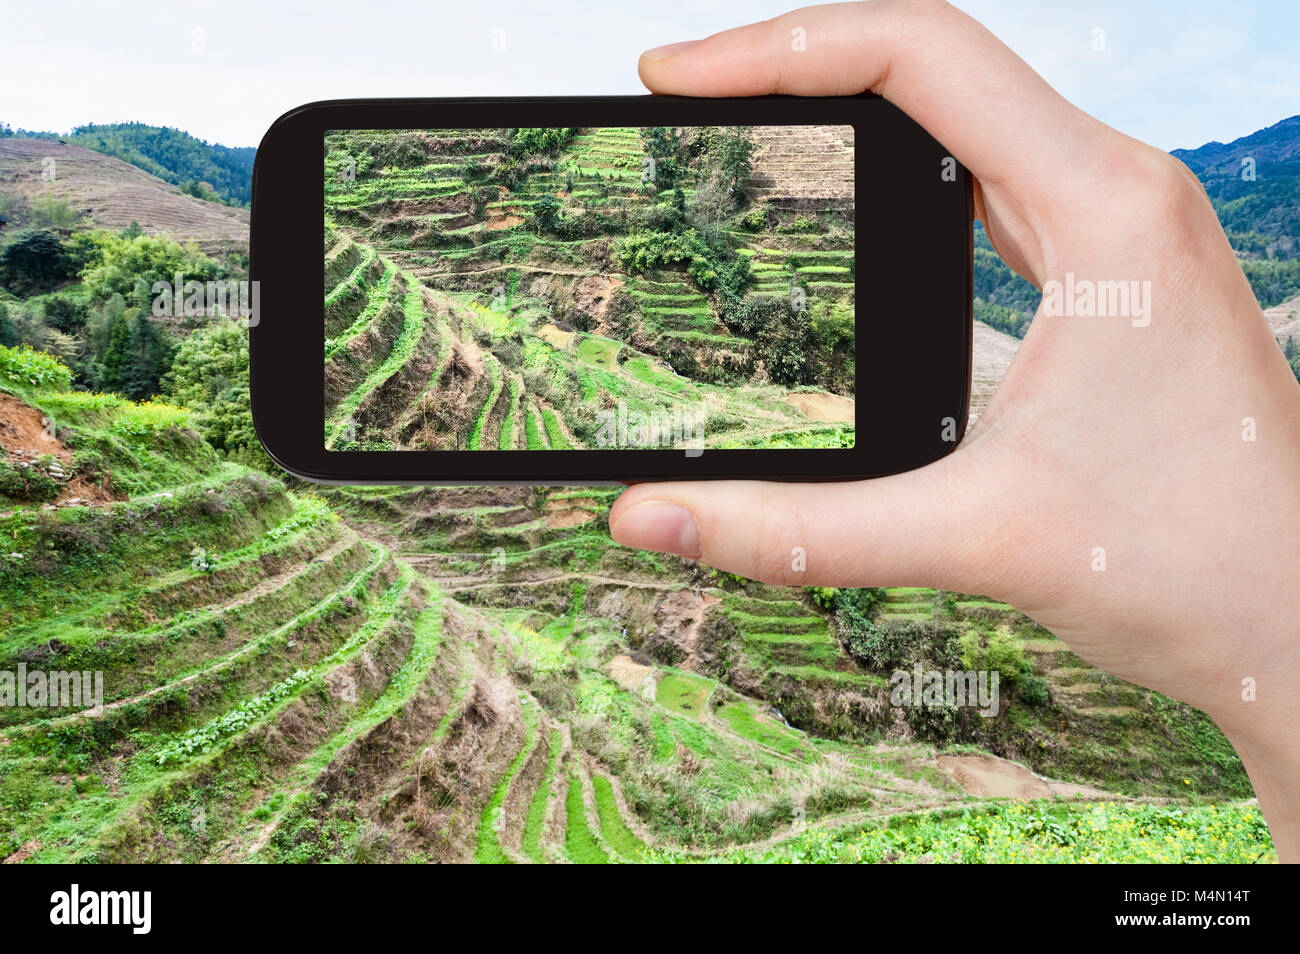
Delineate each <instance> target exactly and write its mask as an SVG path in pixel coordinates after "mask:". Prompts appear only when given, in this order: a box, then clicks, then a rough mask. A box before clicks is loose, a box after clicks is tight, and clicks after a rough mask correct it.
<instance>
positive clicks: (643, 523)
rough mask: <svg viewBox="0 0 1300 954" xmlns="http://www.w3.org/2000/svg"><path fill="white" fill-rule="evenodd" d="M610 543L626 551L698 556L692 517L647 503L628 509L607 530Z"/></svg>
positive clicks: (674, 506)
mask: <svg viewBox="0 0 1300 954" xmlns="http://www.w3.org/2000/svg"><path fill="white" fill-rule="evenodd" d="M609 530H610V534H611V535H612V536H613V537H614V539H615V540H616V541H617V542H619V543H621V544H623V545H624V546H627V547H636V548H637V549H639V550H657V551H658V552H660V553H675V554H677V555H678V556H684V557H691V558H692V559H694V558H696V557H698V556H699V555H700V530H699V527H697V526H696V525H695V515H694V514H693V513H691V512H690V511H689V510H687V509H686V508H685V507H679V506H678V505H677V504H670V503H664V502H662V501H659V500H647V501H646V502H645V503H639V504H637V505H636V506H635V507H632V508H631V509H630V510H628V511H627V512H626V513H624V514H623V515H622V516H621V517H619V518H618V521H617V522H616V523H615V524H614V526H612V527H610V528H609Z"/></svg>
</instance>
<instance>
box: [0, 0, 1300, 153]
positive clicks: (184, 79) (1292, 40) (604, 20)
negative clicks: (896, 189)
mask: <svg viewBox="0 0 1300 954" xmlns="http://www.w3.org/2000/svg"><path fill="white" fill-rule="evenodd" d="M797 5H798V4H796V3H791V2H773V0H745V2H739V0H690V2H676V0H660V2H630V3H620V2H618V0H582V2H576V0H545V2H536V0H534V2H532V3H527V2H522V0H520V2H501V0H470V2H454V3H452V2H408V0H392V2H389V0H352V2H330V0H315V2H307V0H298V2H276V0H180V2H176V0H173V2H167V3H163V2H153V3H145V2H126V0H117V2H112V0H85V2H77V0H21V2H14V0H0V122H7V123H9V125H11V126H14V127H22V128H26V129H50V130H56V131H60V132H66V131H68V130H69V129H71V128H72V127H74V126H77V125H81V124H83V123H88V122H99V123H109V122H122V121H128V120H136V121H140V122H145V123H152V124H156V125H169V126H177V127H179V128H181V129H184V130H187V131H188V132H191V133H193V134H194V135H196V136H199V137H201V138H204V139H207V140H209V141H214V142H221V143H225V144H227V145H236V146H249V145H256V144H257V142H258V140H259V139H260V138H261V135H262V133H263V132H264V131H265V129H266V127H267V126H269V125H270V123H271V122H272V121H273V120H274V119H275V118H276V116H278V115H280V114H281V113H282V112H284V111H285V110H287V109H289V108H291V107H293V106H296V105H299V104H301V103H304V102H309V101H311V100H316V99H327V98H334V97H351V96H448V95H476V94H477V95H483V94H511V93H513V94H543V93H547V94H565V93H568V94H578V93H586V94H597V93H634V92H643V90H642V88H641V85H640V83H639V82H638V81H637V76H636V59H637V55H638V53H640V51H641V50H642V49H645V48H647V47H651V46H657V45H659V44H662V43H669V42H673V41H677V40H685V39H693V38H697V37H702V36H706V35H708V34H709V33H712V32H715V31H717V30H720V29H725V28H727V27H730V26H735V25H738V24H741V23H746V22H750V21H753V20H758V19H763V18H766V17H769V16H773V15H775V14H777V13H781V12H784V11H785V10H787V9H790V8H791V7H793V6H797ZM957 5H958V6H960V7H962V8H963V9H965V10H966V11H967V12H969V13H971V14H972V15H974V16H975V17H977V18H978V19H980V20H982V21H983V22H984V23H985V24H986V25H988V26H989V28H990V29H992V30H993V31H994V32H995V33H997V34H998V35H999V36H1001V37H1002V38H1003V40H1005V41H1006V42H1007V43H1008V44H1010V46H1011V47H1012V48H1014V49H1015V50H1016V51H1017V52H1018V53H1019V54H1020V55H1021V56H1023V57H1024V58H1025V59H1026V60H1027V61H1028V62H1029V63H1030V64H1031V65H1032V66H1034V67H1035V68H1036V69H1037V70H1038V71H1039V72H1040V73H1042V74H1043V75H1044V76H1046V77H1047V79H1048V80H1049V81H1050V82H1051V83H1052V84H1054V85H1055V86H1056V87H1057V88H1058V89H1060V90H1061V91H1062V92H1063V93H1064V94H1065V95H1066V96H1067V97H1069V98H1070V99H1071V100H1072V101H1074V102H1075V103H1077V104H1079V105H1080V106H1082V107H1083V108H1085V109H1087V110H1088V111H1089V112H1091V113H1093V114H1094V115H1096V116H1098V117H1100V118H1101V119H1103V120H1105V121H1106V122H1108V123H1110V124H1111V125H1113V126H1116V127H1118V128H1119V129H1121V130H1123V131H1125V132H1127V133H1129V134H1131V135H1133V136H1136V137H1138V138H1140V139H1144V140H1146V141H1147V142H1150V143H1153V144H1154V145H1157V146H1160V147H1162V148H1164V149H1173V148H1177V147H1191V146H1199V145H1201V144H1203V143H1205V142H1207V141H1209V140H1213V139H1218V140H1220V141H1224V142H1227V141H1229V140H1232V139H1235V138H1237V137H1239V136H1242V135H1245V134H1247V133H1250V132H1253V131H1254V130H1256V129H1260V128H1262V127H1264V126H1270V125H1272V124H1273V123H1275V122H1277V121H1278V120H1280V119H1284V118H1286V117H1287V116H1291V115H1294V114H1296V113H1298V112H1300V0H1256V2H1239V3H1234V2H1230V0H1217V2H1216V0H959V2H958V4H957ZM1096 28H1101V29H1102V30H1104V31H1105V50H1104V51H1100V52H1099V51H1097V50H1095V49H1094V42H1093V40H1094V30H1095V29H1096ZM503 46H504V49H501V47H503Z"/></svg>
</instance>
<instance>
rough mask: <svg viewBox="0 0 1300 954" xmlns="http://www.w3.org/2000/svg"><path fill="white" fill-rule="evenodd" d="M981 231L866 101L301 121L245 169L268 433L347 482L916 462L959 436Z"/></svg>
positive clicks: (892, 111)
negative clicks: (975, 240) (249, 180)
mask: <svg viewBox="0 0 1300 954" xmlns="http://www.w3.org/2000/svg"><path fill="white" fill-rule="evenodd" d="M971 218H972V193H971V181H970V176H969V174H968V173H967V172H966V170H965V169H964V168H962V167H961V165H960V164H959V163H957V162H956V161H955V160H954V159H953V158H952V157H951V156H950V155H949V154H948V153H947V151H946V150H945V149H944V148H943V146H942V145H940V144H939V143H938V142H937V141H935V140H934V138H932V137H931V136H930V135H929V134H928V133H926V132H925V130H923V129H922V128H921V127H920V126H918V125H917V124H916V123H915V122H913V121H912V120H911V119H910V118H908V117H907V116H906V115H905V114H904V113H902V112H901V111H900V110H899V109H897V108H896V107H894V106H892V105H891V104H889V103H887V102H886V101H884V100H883V99H880V98H879V97H876V96H872V95H869V94H866V95H862V96H852V97H826V98H801V97H783V96H767V97H754V98H744V99H692V98H684V97H660V96H640V97H635V96H634V97H562V98H503V99H419V100H349V101H335V102H322V103H314V104H311V105H308V106H303V107H300V108H298V109H295V110H293V111H291V112H289V113H287V114H285V115H284V116H282V117H281V118H280V119H279V120H277V121H276V123H275V125H274V126H272V128H271V129H270V131H269V132H268V133H267V134H266V136H265V138H264V139H263V140H262V143H261V146H260V147H259V148H258V152H257V163H256V167H255V170H254V173H253V202H252V240H251V272H252V279H253V281H254V282H255V283H256V284H255V286H254V287H255V288H256V289H257V290H258V301H259V306H258V310H257V313H256V314H254V316H253V317H252V320H251V322H250V324H251V326H252V327H251V328H250V358H251V370H252V405H253V419H254V423H255V425H256V428H257V432H258V436H259V437H260V438H261V440H262V443H263V446H264V447H265V448H266V451H267V453H268V454H270V455H271V457H272V458H273V459H274V460H275V461H276V462H277V463H278V464H280V466H282V467H284V468H285V469H286V470H288V471H290V472H292V473H294V474H297V475H299V476H302V477H305V478H308V479H312V480H317V481H328V482H346V483H408V482H418V483H467V482H484V483H535V484H544V483H574V484H591V483H601V482H626V481H637V480H656V479H696V478H723V477H730V478H763V479H781V480H787V479H788V480H832V479H849V478H859V477H871V476H880V475H884V474H890V473H896V472H899V471H904V470H909V469H912V468H915V467H919V466H922V465H924V464H926V463H929V462H930V461H933V460H935V459H937V458H939V457H942V456H943V455H944V454H946V453H948V452H949V451H951V450H952V449H953V448H954V447H955V446H956V444H957V442H958V441H959V440H960V439H961V437H962V434H963V433H964V429H965V423H966V415H967V406H968V403H969V398H970V367H971V338H972V324H971V267H972V266H971V259H972V233H971ZM859 268H861V272H859Z"/></svg>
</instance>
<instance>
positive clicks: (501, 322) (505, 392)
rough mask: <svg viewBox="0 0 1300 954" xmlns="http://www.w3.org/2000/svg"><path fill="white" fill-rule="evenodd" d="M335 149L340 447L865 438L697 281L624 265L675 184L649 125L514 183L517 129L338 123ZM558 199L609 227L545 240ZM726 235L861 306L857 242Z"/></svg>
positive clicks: (331, 437)
mask: <svg viewBox="0 0 1300 954" xmlns="http://www.w3.org/2000/svg"><path fill="white" fill-rule="evenodd" d="M329 146H330V152H329V159H327V163H326V173H327V175H326V202H327V224H326V251H325V258H326V282H325V284H326V288H325V289H324V295H325V300H326V302H327V320H326V329H325V336H326V365H325V389H326V412H327V420H326V423H325V433H324V440H325V443H326V446H327V447H329V448H331V449H355V448H361V449H393V448H409V449H476V450H519V449H532V450H545V449H569V448H584V447H636V446H651V447H695V446H707V447H728V448H735V447H748V446H830V447H835V446H844V445H845V444H846V443H849V442H851V441H852V435H853V427H852V423H851V422H850V423H847V424H846V423H844V422H843V420H841V419H838V418H837V419H827V420H821V419H817V418H810V417H809V416H808V412H807V411H806V408H808V407H810V406H811V405H809V404H808V403H807V402H802V403H800V402H796V403H792V402H791V401H790V400H789V398H788V394H787V389H785V388H782V387H778V386H775V385H772V384H769V383H764V375H763V374H762V373H761V372H760V373H754V369H753V364H754V360H755V358H754V355H755V352H754V343H753V342H752V341H750V340H749V339H747V338H745V337H743V336H739V335H737V334H735V333H733V332H732V331H730V330H729V329H728V327H727V325H726V324H725V323H724V322H723V321H722V320H721V319H720V317H719V311H718V308H719V305H718V301H717V300H716V298H715V297H714V296H712V295H711V294H710V293H709V292H708V291H707V290H706V289H703V288H701V287H700V286H699V285H698V284H697V283H695V282H694V281H693V280H692V278H691V277H690V276H689V275H688V274H687V272H685V271H679V270H676V269H674V268H664V267H657V268H652V269H650V270H647V271H644V272H637V273H636V274H625V273H624V272H623V271H622V270H621V268H620V267H619V266H618V265H617V264H611V262H610V260H609V259H610V256H611V249H613V248H614V247H615V246H616V244H617V242H618V240H619V239H620V237H621V236H623V235H625V234H626V233H627V232H628V230H629V228H630V226H629V224H628V223H629V222H630V221H633V219H634V217H635V216H637V215H643V214H645V212H646V210H647V209H650V208H653V207H654V206H655V204H656V203H657V202H664V201H670V196H671V193H672V190H663V194H658V195H657V194H656V191H655V189H654V188H649V187H647V186H646V184H645V183H644V182H643V161H644V160H645V159H646V152H645V145H644V141H643V138H642V136H641V133H640V131H638V130H636V129H632V128H599V129H581V130H578V131H577V132H576V134H574V135H573V136H572V137H571V138H570V139H569V140H568V141H567V142H566V143H565V144H564V146H563V148H561V149H560V150H559V151H558V152H557V153H556V154H555V155H554V156H551V157H545V159H544V161H538V160H536V159H531V160H527V161H524V160H520V162H521V163H522V164H523V165H525V166H526V171H525V172H523V173H521V174H520V175H519V177H518V179H517V181H514V182H513V183H512V184H511V185H510V186H508V187H507V186H503V185H501V184H500V181H499V175H496V174H495V173H494V170H499V168H500V167H501V165H502V164H503V163H504V162H506V161H507V156H508V153H509V144H508V137H507V136H506V131H504V130H465V131H454V132H452V131H443V132H439V131H419V132H410V133H401V134H396V135H393V136H389V137H388V138H387V139H385V138H383V137H379V136H377V134H374V133H335V134H331V138H330V142H329ZM769 152H770V150H769ZM764 155H766V153H764ZM510 161H513V160H510ZM345 169H346V170H348V171H349V175H350V176H351V177H350V178H349V177H346V176H341V175H340V173H341V170H345ZM764 181H766V180H764ZM779 181H780V182H781V183H785V178H781V179H780V180H779ZM763 188H765V189H767V190H768V192H771V190H772V189H773V188H775V189H776V190H777V191H778V192H779V191H781V189H783V188H785V186H784V185H778V186H775V187H773V186H765V187H763ZM796 191H797V190H796ZM691 192H692V190H691V189H690V188H686V189H683V195H687V194H690V193H691ZM764 194H767V193H764ZM841 198H843V196H841ZM547 203H551V204H552V205H554V206H555V207H556V208H558V210H559V211H558V212H557V214H558V215H560V216H562V217H566V218H567V219H569V220H571V221H580V222H583V223H586V225H585V226H584V227H585V228H588V229H589V230H590V231H591V233H592V234H590V235H587V236H583V237H579V238H572V239H562V238H557V237H555V236H553V235H550V234H543V232H542V231H540V230H539V229H538V228H537V227H536V225H535V224H534V215H535V213H536V211H537V209H538V208H539V207H544V206H546V204H547ZM846 208H851V204H850V205H848V206H845V205H844V203H843V202H841V203H839V204H838V205H836V206H835V207H834V208H833V209H831V210H830V211H831V212H838V213H840V214H843V213H844V211H845V209H846ZM725 234H726V235H727V236H728V237H727V238H726V241H727V242H729V243H730V244H731V245H732V246H733V247H734V250H735V252H736V253H737V254H740V255H748V256H750V257H751V258H753V260H754V266H753V267H754V278H753V285H752V289H751V294H753V295H754V296H757V297H772V296H781V297H788V296H789V288H790V286H791V284H792V283H793V284H795V285H797V286H798V287H799V288H800V289H801V293H802V294H804V295H805V296H809V297H811V298H814V299H817V300H825V301H826V302H839V303H841V304H843V305H847V307H852V260H853V251H852V237H851V233H850V234H849V237H848V240H847V241H848V247H847V248H829V249H827V248H821V249H816V250H811V251H807V252H804V251H801V250H799V249H794V250H788V249H786V248H785V247H784V246H787V245H790V244H791V243H792V242H794V243H796V244H797V241H798V239H799V238H801V236H798V235H786V234H777V233H775V232H771V231H768V232H766V233H759V234H755V233H740V232H730V233H725ZM804 238H806V236H804ZM822 244H825V242H823V243H822ZM786 265H788V266H789V267H788V268H787V267H786ZM805 390H809V389H805ZM811 390H816V389H811ZM850 403H851V402H850Z"/></svg>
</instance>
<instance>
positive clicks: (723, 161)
mask: <svg viewBox="0 0 1300 954" xmlns="http://www.w3.org/2000/svg"><path fill="white" fill-rule="evenodd" d="M748 131H749V130H748V127H737V128H735V129H732V130H729V131H728V132H727V133H726V134H725V135H723V136H722V138H721V139H720V140H719V142H718V146H717V152H718V172H720V173H721V175H722V182H723V184H725V185H727V186H728V187H731V188H735V189H738V188H740V185H741V183H743V182H744V181H745V180H746V179H748V178H749V175H750V173H751V172H752V171H753V167H754V163H753V159H752V157H753V155H754V153H755V152H756V151H757V150H758V146H757V145H756V144H755V143H754V141H753V140H751V139H750V138H749V137H748V136H747V135H746V133H748Z"/></svg>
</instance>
